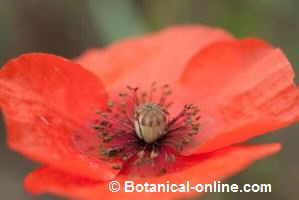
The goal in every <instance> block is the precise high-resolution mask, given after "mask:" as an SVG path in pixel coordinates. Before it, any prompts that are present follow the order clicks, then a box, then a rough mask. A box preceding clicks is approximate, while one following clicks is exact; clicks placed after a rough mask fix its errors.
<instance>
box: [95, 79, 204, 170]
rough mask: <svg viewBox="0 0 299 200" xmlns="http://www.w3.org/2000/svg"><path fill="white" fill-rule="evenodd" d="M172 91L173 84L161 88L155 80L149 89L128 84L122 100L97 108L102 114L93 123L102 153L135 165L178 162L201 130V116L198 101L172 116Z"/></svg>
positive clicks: (121, 94)
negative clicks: (161, 161) (170, 111)
mask: <svg viewBox="0 0 299 200" xmlns="http://www.w3.org/2000/svg"><path fill="white" fill-rule="evenodd" d="M171 94H172V91H171V89H170V87H169V85H163V86H162V87H161V88H160V90H158V89H157V86H156V83H153V84H152V85H151V88H150V89H149V91H147V92H146V91H140V90H139V88H136V87H130V86H128V87H127V91H126V92H122V93H119V97H120V100H119V101H115V102H112V101H109V102H108V103H107V108H106V109H105V110H101V111H98V112H97V114H98V115H99V118H98V119H97V120H96V121H95V123H94V125H93V128H94V129H95V130H96V131H97V133H98V136H99V138H100V140H101V145H100V152H101V154H102V155H104V156H105V157H106V158H108V159H120V160H122V161H132V160H134V162H132V163H134V165H145V164H149V163H151V165H155V161H157V162H158V160H159V162H160V160H161V159H162V160H164V161H165V162H167V163H173V162H175V160H176V155H178V154H179V153H180V152H181V151H182V150H183V148H184V147H185V146H186V145H187V144H188V143H190V142H191V141H192V137H193V136H194V135H196V134H197V133H198V132H199V126H200V124H199V119H200V116H199V115H198V114H199V109H198V107H197V106H196V105H194V104H186V105H185V106H184V108H183V109H182V111H181V112H180V113H178V114H177V115H176V116H174V117H171V115H170V113H169V112H168V111H169V108H170V106H171V105H172V104H173V102H171V101H169V98H168V97H169V96H170V95H171ZM130 163H131V162H130ZM117 168H119V167H117ZM165 170H166V169H164V170H163V171H165Z"/></svg>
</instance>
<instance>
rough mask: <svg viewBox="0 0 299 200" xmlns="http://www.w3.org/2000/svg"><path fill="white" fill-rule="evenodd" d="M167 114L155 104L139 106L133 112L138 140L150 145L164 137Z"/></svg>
mask: <svg viewBox="0 0 299 200" xmlns="http://www.w3.org/2000/svg"><path fill="white" fill-rule="evenodd" d="M166 126H167V114H166V113H165V112H164V111H163V109H162V108H161V107H160V106H159V105H157V104H155V103H147V104H143V105H140V106H138V107H137V108H136V111H135V121H134V127H135V132H136V134H137V136H138V137H139V139H141V140H143V141H145V142H146V143H148V144H151V143H153V142H155V141H157V140H158V139H159V138H161V137H162V136H163V135H165V134H166V133H167V132H166V130H165V129H166Z"/></svg>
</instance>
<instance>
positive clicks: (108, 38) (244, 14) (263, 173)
mask: <svg viewBox="0 0 299 200" xmlns="http://www.w3.org/2000/svg"><path fill="white" fill-rule="evenodd" d="M298 8H299V1H298V0H250V1H249V0H248V1H241V0H229V1H228V0H227V1H224V0H222V1H220V0H209V1H204V0H81V1H80V0H43V1H41V0H26V1H25V0H0V44H1V45H0V65H3V64H4V62H5V60H7V59H9V58H11V57H15V56H17V55H19V54H21V53H24V52H49V53H55V54H58V55H61V56H65V57H69V58H73V57H75V56H78V55H80V53H81V52H82V51H84V50H85V49H87V48H90V47H102V46H104V45H106V44H109V43H110V42H113V41H115V40H118V39H120V38H123V37H127V36H133V35H140V34H143V33H145V32H149V31H156V30H159V29H161V28H163V27H166V26H169V25H172V24H190V23H192V24H208V25H213V26H218V27H223V28H225V29H227V30H228V31H230V32H232V33H233V34H234V35H236V36H237V37H246V36H254V37H260V38H264V39H266V40H267V41H269V42H271V43H272V44H274V45H275V46H278V47H280V48H282V49H283V50H284V52H286V54H287V56H288V57H289V59H290V60H291V62H292V64H293V66H294V67H295V70H296V72H297V74H298V72H299V68H298V66H299V43H298V41H299V40H298V36H299V12H298ZM298 80H299V79H298V76H297V81H298ZM1 127H2V128H1V133H2V134H1V135H0V137H1V138H0V139H1V143H0V153H1V154H0V155H1V161H0V162H1V164H0V196H1V199H12V200H33V199H36V200H50V199H60V198H58V197H54V196H47V195H44V196H39V197H32V196H30V195H29V194H26V193H25V192H24V191H23V188H22V180H23V178H24V176H25V175H26V174H27V173H28V172H29V171H31V170H32V169H34V168H35V167H37V165H36V164H34V163H32V162H31V161H29V160H27V159H25V158H23V157H21V156H20V155H18V154H17V153H14V152H11V151H10V150H9V149H8V148H7V147H6V144H5V132H4V128H3V123H2V124H1ZM298 130H299V126H298V125H293V126H291V127H289V128H286V129H283V130H280V131H276V132H275V133H271V134H267V135H266V136H263V137H259V138H257V139H255V140H254V141H252V142H255V143H264V142H272V141H280V142H281V143H282V144H283V145H284V148H283V150H282V152H281V153H279V154H278V155H275V156H272V157H269V158H266V159H264V160H261V161H258V162H257V163H256V164H254V165H253V166H252V167H250V168H249V169H247V170H246V171H243V172H241V173H240V174H238V175H236V176H234V177H232V178H230V179H228V180H227V181H228V182H229V183H237V184H245V183H271V184H272V190H273V192H272V193H213V194H212V193H210V194H206V195H205V196H204V197H202V199H203V200H237V199H243V200H251V199H253V198H254V199H256V200H258V199H271V200H282V199H287V200H298V197H299V190H298V189H297V187H298V185H299V173H298V170H299V158H298V153H297V152H298V144H297V143H298V141H299V135H298ZM228 164H233V163H228ZM207 173H208V172H207Z"/></svg>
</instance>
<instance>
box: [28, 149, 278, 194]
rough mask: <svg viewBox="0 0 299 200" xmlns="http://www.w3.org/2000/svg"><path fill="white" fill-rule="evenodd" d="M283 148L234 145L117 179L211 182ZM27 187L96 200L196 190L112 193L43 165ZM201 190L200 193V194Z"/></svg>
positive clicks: (37, 191)
mask: <svg viewBox="0 0 299 200" xmlns="http://www.w3.org/2000/svg"><path fill="white" fill-rule="evenodd" d="M279 150H280V145H279V144H267V145H250V146H245V145H242V146H231V147H228V148H226V149H223V150H221V151H218V152H215V153H214V155H213V156H212V157H210V158H209V159H206V160H204V161H202V162H199V163H197V164H195V165H191V167H190V168H188V169H186V170H183V171H179V172H177V173H173V174H166V175H164V176H159V177H153V178H139V179H134V178H132V179H131V178H128V177H118V178H117V180H118V181H119V182H120V183H121V184H123V183H124V181H127V180H132V181H134V183H135V184H138V183H141V184H144V183H145V182H147V183H153V184H158V183H159V184H163V183H167V181H168V182H169V183H173V184H181V183H185V182H186V181H190V183H191V184H192V185H196V184H206V183H211V182H213V181H215V180H217V181H218V180H222V179H223V178H225V177H228V176H231V175H233V174H235V173H237V172H239V171H240V170H241V169H243V168H246V167H247V166H248V165H250V164H252V163H253V162H254V161H256V160H258V159H261V158H263V157H265V156H268V155H270V154H273V153H276V152H277V151H279ZM25 187H26V189H27V190H28V191H29V192H31V193H35V194H40V193H44V192H51V193H56V194H59V195H64V196H69V197H74V198H78V199H83V200H96V199H115V200H116V199H120V198H121V199H128V200H129V199H130V200H133V199H140V198H142V199H144V200H147V199H154V198H157V199H173V198H179V197H186V196H188V195H195V194H196V193H195V192H194V191H193V192H190V193H179V192H177V193H175V192H165V193H163V192H162V193H154V192H152V193H145V192H142V193H136V192H123V191H122V192H118V193H117V192H109V191H108V182H93V181H90V180H87V179H83V178H79V177H73V176H70V175H66V174H64V173H62V172H59V171H57V170H55V169H52V168H48V167H44V168H41V169H39V170H36V171H33V172H32V173H31V174H29V176H27V178H26V179H25ZM198 194H199V193H197V195H198Z"/></svg>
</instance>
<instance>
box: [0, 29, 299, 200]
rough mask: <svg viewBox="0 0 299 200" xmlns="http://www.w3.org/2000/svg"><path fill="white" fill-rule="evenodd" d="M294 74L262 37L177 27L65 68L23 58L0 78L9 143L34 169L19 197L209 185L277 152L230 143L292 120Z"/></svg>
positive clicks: (296, 98) (37, 56)
mask: <svg viewBox="0 0 299 200" xmlns="http://www.w3.org/2000/svg"><path fill="white" fill-rule="evenodd" d="M293 79H294V72H293V70H292V67H291V65H290V63H289V62H288V60H287V58H286V57H285V55H284V54H283V53H282V51H281V50H279V49H277V48H274V47H272V46H271V45H270V44H268V43H266V42H264V41H261V40H258V39H252V38H247V39H241V40H239V39H236V38H234V37H233V36H231V35H230V34H229V33H226V32H224V31H223V30H220V29H216V28H210V27H204V26H183V27H172V28H169V29H166V30H164V31H162V32H159V33H155V34H149V35H146V36H144V37H140V38H132V39H127V40H124V41H120V42H117V43H115V44H113V45H111V46H110V47H108V48H105V49H102V50H96V49H94V50H89V51H87V52H86V53H85V54H83V55H82V56H81V57H79V58H77V59H76V60H75V61H70V60H67V59H64V58H61V57H58V56H54V55H49V54H41V53H32V54H25V55H22V56H20V57H18V58H16V59H13V60H11V61H9V62H8V63H7V64H5V65H4V67H3V69H2V70H1V72H0V94H1V95H0V104H1V107H2V111H3V113H4V118H5V122H6V126H7V132H8V144H9V146H10V147H11V148H12V149H14V150H15V151H18V152H20V153H22V154H24V155H25V156H27V157H29V158H31V159H33V160H35V161H38V162H40V163H42V164H43V167H42V168H40V169H38V170H36V171H33V172H32V173H31V174H30V175H29V176H28V177H27V178H26V179H25V186H26V188H27V190H28V191H30V192H32V193H37V194H38V193H43V192H51V193H56V194H59V195H65V196H68V197H71V198H76V199H87V200H96V199H100V198H103V199H118V198H119V197H121V198H122V199H137V198H140V197H142V198H143V199H152V198H161V199H162V198H163V199H172V198H178V197H180V196H181V195H182V196H184V197H186V193H124V192H120V193H111V192H109V191H108V187H107V183H108V182H109V181H110V180H119V181H120V182H123V181H124V180H127V179H130V180H134V182H135V183H144V182H145V181H147V182H150V183H165V181H166V180H168V181H169V182H170V183H182V182H185V181H186V180H189V181H191V182H193V183H196V184H197V183H210V182H212V181H213V180H220V179H223V178H225V177H227V176H230V175H232V174H234V173H236V172H238V171H240V170H242V169H244V168H245V167H247V166H248V165H249V164H251V163H252V162H254V161H256V160H258V159H261V158H262V157H265V156H268V155H270V154H273V153H275V152H277V151H279V149H280V145H279V144H266V145H243V144H241V143H243V142H245V141H246V140H248V139H250V138H252V137H254V136H258V135H261V134H264V133H266V132H269V131H273V130H276V129H278V128H282V127H285V126H287V125H289V124H291V123H293V122H296V121H297V120H298V119H299V91H298V87H297V86H296V85H295V84H294V82H293ZM189 194H192V193H188V194H187V195H189Z"/></svg>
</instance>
